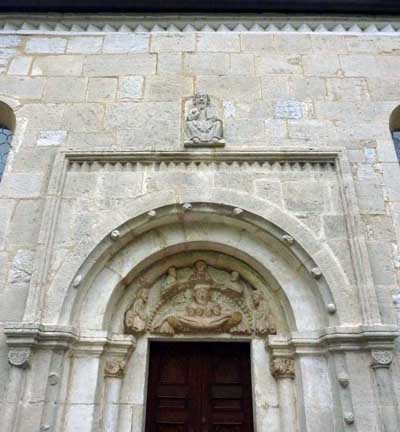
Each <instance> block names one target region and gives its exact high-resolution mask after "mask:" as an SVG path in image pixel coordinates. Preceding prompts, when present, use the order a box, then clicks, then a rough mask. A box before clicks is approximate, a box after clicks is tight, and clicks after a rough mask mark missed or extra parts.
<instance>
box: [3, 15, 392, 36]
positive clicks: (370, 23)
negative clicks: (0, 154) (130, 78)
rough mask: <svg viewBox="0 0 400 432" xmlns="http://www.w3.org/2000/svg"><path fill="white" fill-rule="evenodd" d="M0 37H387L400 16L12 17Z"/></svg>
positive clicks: (5, 18) (9, 17)
mask: <svg viewBox="0 0 400 432" xmlns="http://www.w3.org/2000/svg"><path fill="white" fill-rule="evenodd" d="M0 32H2V33H6V34H14V33H17V34H39V35H40V34H44V35H48V34H67V35H68V34H72V35H74V34H82V33H83V34H104V33H113V32H123V33H131V32H134V33H155V34H158V33H181V32H184V33H187V32H189V33H190V32H240V33H242V32H257V33H260V32H266V33H316V34H319V33H323V34H330V33H332V34H355V35H358V34H376V33H378V34H383V35H389V36H390V35H396V34H398V33H399V32H400V23H399V20H398V18H397V17H390V18H384V19H381V20H379V19H376V18H371V19H368V18H361V19H360V18H359V19H354V18H353V17H349V18H345V17H343V16H331V17H326V16H325V17H322V16H307V17H301V16H300V17H295V16H292V17H290V16H285V17H282V16H274V15H271V14H268V15H264V16H263V15H246V16H245V17H244V16H243V17H238V16H229V15H219V16H218V17H216V16H215V14H214V15H197V16H196V17H194V16H192V15H188V16H185V15H184V14H181V15H179V16H178V15H175V16H174V15H162V14H161V15H154V14H153V15H152V17H150V16H144V15H140V14H136V15H134V14H125V15H124V16H122V15H118V14H116V15H113V16H110V15H98V16H96V17H88V16H87V15H79V14H75V15H74V14H69V15H57V16H49V15H41V14H37V15H34V16H32V15H29V16H27V15H24V14H19V15H12V14H7V15H3V16H2V17H1V16H0Z"/></svg>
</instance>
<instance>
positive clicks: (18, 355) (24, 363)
mask: <svg viewBox="0 0 400 432" xmlns="http://www.w3.org/2000/svg"><path fill="white" fill-rule="evenodd" d="M30 357H31V350H30V349H27V348H24V349H13V350H11V351H10V352H9V353H8V363H10V365H11V366H15V367H17V368H21V369H26V368H28V367H29V366H30Z"/></svg>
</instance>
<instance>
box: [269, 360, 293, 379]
mask: <svg viewBox="0 0 400 432" xmlns="http://www.w3.org/2000/svg"><path fill="white" fill-rule="evenodd" d="M271 375H272V376H273V377H274V378H276V379H282V378H290V379H294V378H295V365H294V359H292V358H285V357H278V358H274V359H272V361H271Z"/></svg>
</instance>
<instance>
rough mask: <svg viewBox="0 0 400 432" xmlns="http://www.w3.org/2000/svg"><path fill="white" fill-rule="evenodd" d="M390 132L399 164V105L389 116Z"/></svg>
mask: <svg viewBox="0 0 400 432" xmlns="http://www.w3.org/2000/svg"><path fill="white" fill-rule="evenodd" d="M390 132H391V133H392V138H393V143H394V148H395V149H396V154H397V160H398V161H399V162H400V105H399V106H398V107H397V108H396V109H395V110H394V111H393V112H392V115H391V116H390Z"/></svg>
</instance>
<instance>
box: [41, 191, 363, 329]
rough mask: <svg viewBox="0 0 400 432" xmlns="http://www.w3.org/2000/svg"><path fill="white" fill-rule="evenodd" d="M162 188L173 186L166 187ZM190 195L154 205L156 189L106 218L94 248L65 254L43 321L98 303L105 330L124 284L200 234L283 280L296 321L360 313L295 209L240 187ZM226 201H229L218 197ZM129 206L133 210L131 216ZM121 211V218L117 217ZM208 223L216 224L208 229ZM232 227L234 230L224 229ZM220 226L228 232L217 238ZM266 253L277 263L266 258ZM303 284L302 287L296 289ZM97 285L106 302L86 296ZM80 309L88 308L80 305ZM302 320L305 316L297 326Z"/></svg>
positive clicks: (66, 321) (74, 318) (327, 321)
mask: <svg viewBox="0 0 400 432" xmlns="http://www.w3.org/2000/svg"><path fill="white" fill-rule="evenodd" d="M208 192H210V191H208ZM222 194H223V197H222ZM154 195H155V196H154ZM185 195H186V196H185ZM165 196H168V194H165V193H164V197H165ZM151 198H153V199H151ZM185 198H187V199H185ZM191 198H193V197H191V196H190V191H187V193H186V194H184V196H182V197H180V198H178V201H180V203H179V204H177V203H176V200H177V199H176V197H175V203H171V202H169V203H166V202H164V203H163V204H164V205H160V206H159V207H157V208H156V209H155V208H154V204H155V203H160V196H156V194H153V196H152V197H149V196H146V197H143V198H142V199H139V200H138V201H137V202H135V204H136V205H135V207H133V206H132V207H131V208H127V209H125V214H124V215H116V217H115V218H114V224H113V223H112V221H110V220H109V219H107V220H105V221H104V226H103V227H102V228H103V229H102V230H100V232H99V236H100V235H101V237H102V239H99V241H98V244H97V245H96V246H95V247H94V248H93V249H92V251H91V252H90V253H89V254H88V255H87V256H79V254H76V252H75V254H74V255H73V256H71V257H70V258H71V259H68V260H65V264H64V265H63V266H62V267H61V269H60V271H59V272H58V275H57V277H56V278H55V279H54V281H53V284H52V286H51V287H50V290H49V292H48V304H49V306H50V307H47V308H46V310H47V311H49V314H48V316H47V317H44V319H45V321H46V322H51V323H54V324H56V323H59V324H63V325H70V324H74V325H76V326H78V327H80V326H81V325H82V324H83V321H81V319H82V317H83V316H91V313H90V310H92V311H93V310H94V312H93V313H94V314H95V315H96V316H97V317H98V321H97V324H96V326H97V327H96V328H98V329H100V328H101V329H104V330H105V328H104V325H103V323H104V319H103V318H104V317H109V316H110V314H111V315H112V313H111V312H110V309H109V308H108V305H111V304H115V303H116V301H115V298H116V297H115V296H116V293H117V292H118V290H119V289H120V288H119V287H121V286H127V284H129V281H130V280H132V277H133V276H134V275H135V274H137V273H138V272H139V271H143V269H144V268H145V267H146V266H148V265H150V264H151V263H152V260H159V259H160V257H161V256H163V254H165V253H167V251H173V250H174V248H175V249H176V250H179V248H181V249H185V248H186V249H188V248H189V249H190V248H192V249H193V245H194V244H196V242H203V245H204V244H206V245H208V247H211V246H210V242H213V243H214V245H213V246H212V248H217V249H218V248H220V250H221V251H223V252H224V253H227V254H228V255H229V254H230V255H232V254H233V255H236V254H237V253H238V252H237V251H240V252H241V253H243V254H244V256H247V258H246V259H245V260H244V261H245V262H247V263H248V264H249V265H251V266H254V268H256V269H257V271H258V272H259V273H260V274H267V273H268V275H269V278H267V279H268V280H269V281H272V282H270V283H271V284H272V285H274V284H275V286H280V287H281V288H282V290H283V291H282V295H281V297H282V298H284V297H286V298H287V301H288V303H287V304H286V308H287V314H288V317H290V316H292V319H291V321H292V325H291V328H292V329H299V328H303V329H311V328H313V329H316V328H321V327H325V326H327V325H337V324H345V323H352V322H358V321H359V318H360V317H359V316H354V312H353V313H350V311H349V310H348V308H347V306H346V305H348V303H349V302H351V303H353V304H355V303H356V298H350V296H352V295H353V294H352V290H351V288H350V285H349V282H348V280H347V277H346V275H345V273H344V271H343V269H342V268H341V266H340V265H339V263H338V262H337V260H336V259H335V257H334V255H333V254H332V252H331V251H330V249H329V248H328V247H327V245H326V244H322V243H321V242H319V241H318V239H316V238H315V236H314V234H313V233H312V231H311V230H310V229H308V228H307V227H306V226H305V225H304V224H302V223H301V222H300V221H299V220H297V219H296V218H295V217H293V216H291V215H288V214H287V213H284V212H282V211H281V210H280V209H278V208H277V207H276V206H274V205H273V204H271V203H270V202H267V201H265V200H261V199H254V197H253V198H252V200H248V199H247V194H242V193H241V194H238V193H231V192H229V193H228V194H227V193H226V191H218V190H214V191H212V194H210V193H209V194H208V199H207V200H204V201H199V200H198V199H197V200H194V199H191ZM197 198H199V197H197ZM200 198H201V197H200ZM141 201H142V202H141ZM187 201H188V202H189V201H190V202H191V205H190V206H186V208H185V206H184V205H182V203H184V202H187ZM223 201H225V202H227V203H225V204H220V202H223ZM248 203H250V206H249V205H248ZM160 204H161V203H160ZM127 213H128V214H129V215H130V217H126V214H127ZM118 217H119V218H120V219H122V223H119V224H115V219H117V218H118ZM196 224H197V225H196ZM204 225H206V226H207V230H205V229H204ZM171 227H174V228H173V229H171ZM211 227H214V228H215V229H212V230H211ZM228 228H229V230H230V232H229V233H228V232H227V231H226V230H227V229H228ZM111 233H113V234H111ZM218 233H220V236H224V238H220V239H218ZM217 239H218V240H217ZM246 244H247V249H246V248H245V245H246ZM152 248H153V249H152ZM212 248H211V250H212ZM235 251H236V252H235ZM82 255H83V254H82ZM267 256H269V257H270V259H272V261H273V263H274V264H273V265H272V264H271V263H268V262H266V261H265V257H267ZM249 257H250V258H249ZM271 257H272V258H271ZM121 263H126V266H125V267H121ZM278 263H279V265H278ZM279 266H280V267H279ZM315 268H317V270H320V271H321V273H322V275H323V276H322V277H321V278H318V274H317V275H314V277H313V272H312V270H313V269H315ZM289 274H290V275H291V276H290V278H289V277H288V275H289ZM271 275H272V276H271ZM285 275H286V279H287V280H290V281H291V284H292V287H291V289H292V293H291V294H290V293H289V292H286V291H285V290H289V286H290V284H289V282H285ZM106 281H107V283H106ZM60 285H62V286H63V287H64V289H65V291H66V292H65V300H64V301H62V298H60ZM283 285H286V286H285V287H283ZM300 286H304V289H303V290H299V287H300ZM100 287H101V288H100ZM98 290H100V293H101V296H100V297H101V299H102V301H103V303H102V306H99V308H96V307H93V305H92V306H89V305H90V304H91V303H90V301H89V298H92V297H93V296H94V297H96V296H98V293H99V292H98ZM277 291H278V290H277ZM296 298H297V299H301V301H297V300H296ZM296 301H297V303H298V305H299V306H298V307H297V311H295V310H294V309H296V308H294V307H293V304H292V302H296ZM304 302H305V303H304ZM300 304H303V306H302V307H300ZM304 304H310V305H313V306H312V309H313V310H314V313H313V315H312V316H314V317H318V319H317V321H318V324H317V322H316V321H314V322H313V324H310V323H309V324H308V325H306V324H305V321H306V319H305V317H307V316H308V315H307V314H306V313H304V312H305V311H304ZM328 304H330V305H332V304H333V305H336V307H337V313H336V314H335V315H330V314H327V310H326V307H327V305H328ZM83 305H86V306H83ZM288 305H290V307H289V306H288ZM82 307H83V308H84V309H82ZM85 307H86V309H85ZM82 310H85V311H86V312H85V313H81V311H82ZM101 314H105V315H104V316H103V315H101ZM100 316H101V317H102V318H101V319H100V318H99V317H100ZM100 321H101V322H102V324H100ZM106 321H107V320H106ZM289 321H290V320H289ZM301 322H303V324H302V325H300V326H299V325H298V323H301ZM294 323H296V324H294Z"/></svg>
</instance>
